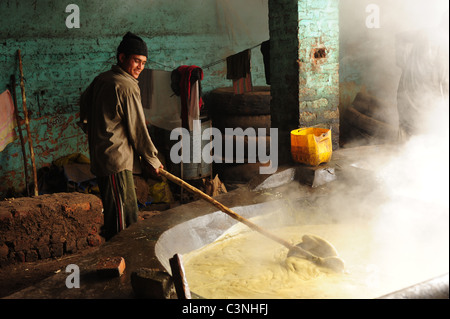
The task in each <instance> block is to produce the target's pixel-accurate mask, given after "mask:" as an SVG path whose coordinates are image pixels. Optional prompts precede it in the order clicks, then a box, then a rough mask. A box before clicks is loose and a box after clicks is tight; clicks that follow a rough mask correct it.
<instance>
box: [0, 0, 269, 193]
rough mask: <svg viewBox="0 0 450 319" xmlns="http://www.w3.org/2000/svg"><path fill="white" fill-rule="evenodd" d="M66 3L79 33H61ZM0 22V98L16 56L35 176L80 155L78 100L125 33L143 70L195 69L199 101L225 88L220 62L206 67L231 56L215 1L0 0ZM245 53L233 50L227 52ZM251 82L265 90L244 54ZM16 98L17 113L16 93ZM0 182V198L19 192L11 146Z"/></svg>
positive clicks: (258, 67)
mask: <svg viewBox="0 0 450 319" xmlns="http://www.w3.org/2000/svg"><path fill="white" fill-rule="evenodd" d="M70 3H75V4H77V5H78V6H79V9H80V28H72V29H69V28H67V27H66V23H65V21H66V17H67V16H68V15H69V14H70V13H66V12H65V9H66V6H67V5H68V4H70ZM0 14H1V20H0V93H1V92H3V91H4V90H5V89H6V86H7V84H8V83H9V79H10V76H11V75H12V74H15V75H16V79H17V83H19V81H18V79H19V71H18V70H19V68H18V62H17V55H16V52H17V49H20V50H21V52H22V59H23V71H24V77H25V90H26V98H27V107H28V110H29V112H30V126H31V135H32V140H33V144H34V149H35V155H36V166H37V168H38V169H39V168H40V167H43V166H47V165H50V164H51V162H52V161H53V160H55V159H58V158H60V157H62V156H65V155H69V154H72V153H83V154H85V155H87V140H86V136H85V135H84V134H83V133H82V132H81V130H80V129H79V128H78V127H77V126H76V122H77V121H78V99H79V96H80V93H81V92H82V91H83V90H84V89H85V88H86V87H87V85H88V84H89V83H90V82H91V81H92V80H93V78H94V77H95V76H96V75H97V74H98V73H100V72H103V71H105V70H108V69H109V68H110V67H111V65H112V64H114V63H115V51H116V48H117V46H118V44H119V42H120V40H121V38H122V36H123V35H124V34H125V33H126V32H127V31H132V32H134V33H136V34H138V35H140V36H141V37H142V38H143V39H144V40H145V41H146V42H147V44H148V47H149V63H148V65H147V67H148V68H152V69H163V70H167V71H171V70H172V69H174V68H176V67H178V66H179V65H183V64H188V65H197V66H200V67H202V68H203V69H204V73H205V78H204V81H203V82H202V86H203V90H204V92H205V93H207V92H208V91H210V90H212V89H214V88H217V87H223V86H231V85H232V84H231V81H230V80H227V79H226V63H225V62H224V61H222V62H220V63H217V64H214V65H212V66H210V67H208V65H210V64H212V63H213V62H216V61H221V59H224V58H225V57H226V56H229V55H231V54H234V53H237V52H239V51H236V52H234V51H233V48H230V41H229V38H228V37H227V35H226V34H224V33H223V32H222V31H221V29H220V27H218V25H217V17H216V15H217V7H216V2H215V1H211V0H133V1H120V0H108V1H90V0H74V1H71V2H65V1H60V0H58V1H57V0H38V1H34V0H25V1H23V0H21V1H19V0H15V1H13V0H1V1H0ZM261 19H268V17H261ZM253 45H254V44H253ZM253 45H252V44H251V43H243V42H241V43H238V44H237V45H236V46H235V47H236V48H238V47H240V48H244V49H245V48H250V47H252V46H253ZM252 77H253V84H254V85H265V77H264V67H263V62H262V56H261V53H260V50H259V47H256V48H254V49H252ZM16 91H17V98H18V104H19V106H21V105H22V101H21V95H20V87H19V86H18V85H17V87H16ZM24 128H25V127H23V129H24ZM28 157H29V156H28ZM30 166H31V164H30ZM29 175H30V176H31V171H30V173H29ZM0 181H1V182H0V196H2V195H4V194H5V193H6V191H7V189H8V188H14V189H15V190H18V191H20V190H21V189H22V188H23V187H24V184H23V159H22V151H21V146H20V140H19V138H17V139H16V140H15V141H14V142H13V143H11V144H9V145H8V146H7V147H6V148H5V150H4V151H2V152H0Z"/></svg>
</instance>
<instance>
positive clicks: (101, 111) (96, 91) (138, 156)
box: [80, 32, 163, 240]
mask: <svg viewBox="0 0 450 319" xmlns="http://www.w3.org/2000/svg"><path fill="white" fill-rule="evenodd" d="M147 57H148V49H147V45H146V44H145V42H144V41H143V40H142V39H141V38H140V37H138V36H136V35H134V34H133V33H131V32H128V33H127V34H126V35H125V36H124V37H123V39H122V42H121V43H120V45H119V47H118V49H117V65H114V66H112V68H111V70H109V71H107V72H104V73H101V74H100V75H98V76H97V77H96V78H95V79H94V80H93V82H92V83H91V84H90V85H89V87H88V88H87V89H86V91H85V92H84V93H83V94H82V96H81V99H80V124H81V126H82V128H83V130H84V131H85V133H87V134H88V141H89V154H90V160H91V171H92V173H93V174H94V175H95V176H97V181H98V186H99V189H100V195H101V198H102V203H103V210H104V231H105V238H106V240H109V239H110V238H111V237H113V236H114V235H115V234H117V233H118V232H120V231H121V230H123V229H124V228H126V227H128V226H130V225H131V224H133V223H135V222H136V221H137V218H138V211H139V208H138V204H137V198H136V191H135V187H134V181H133V172H134V173H140V172H141V167H140V161H142V162H143V164H144V165H146V166H147V167H149V168H150V169H151V170H153V171H154V173H156V174H157V175H158V174H159V169H160V168H163V166H162V165H161V162H160V161H159V159H158V158H157V154H158V151H157V149H156V147H155V146H154V144H153V142H152V140H151V138H150V136H149V133H148V130H147V126H146V124H145V116H144V111H143V108H142V103H141V95H140V89H139V86H138V80H137V79H138V77H139V74H140V73H141V72H142V70H143V69H144V65H145V63H146V61H147Z"/></svg>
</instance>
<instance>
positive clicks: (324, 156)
mask: <svg viewBox="0 0 450 319" xmlns="http://www.w3.org/2000/svg"><path fill="white" fill-rule="evenodd" d="M332 153H333V146H332V143H331V130H329V129H323V128H314V127H307V128H300V129H297V130H293V131H291V154H292V159H293V160H294V161H295V162H297V163H303V164H307V165H311V166H317V165H319V164H321V163H327V162H329V161H330V159H331V154H332Z"/></svg>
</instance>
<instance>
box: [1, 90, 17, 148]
mask: <svg viewBox="0 0 450 319" xmlns="http://www.w3.org/2000/svg"><path fill="white" fill-rule="evenodd" d="M15 127H16V118H15V114H14V102H13V100H12V98H11V93H10V92H9V90H6V91H5V92H3V93H2V94H0V152H1V151H3V150H4V149H5V147H6V145H8V144H9V143H11V142H12V141H14V139H15V138H16V131H15V130H14V128H15Z"/></svg>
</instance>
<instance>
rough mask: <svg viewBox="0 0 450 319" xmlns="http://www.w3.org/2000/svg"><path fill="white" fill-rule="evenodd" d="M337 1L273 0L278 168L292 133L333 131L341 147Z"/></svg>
mask: <svg viewBox="0 0 450 319" xmlns="http://www.w3.org/2000/svg"><path fill="white" fill-rule="evenodd" d="M338 6H339V1H336V0H301V1H298V0H269V29H270V45H271V51H270V59H271V61H270V65H271V94H272V102H271V115H272V127H273V128H278V136H279V160H280V163H283V162H286V161H288V160H290V131H291V130H294V129H296V128H299V127H309V126H320V127H324V128H330V127H331V128H332V136H333V147H334V148H335V149H337V148H338V146H339V111H338V104H339V9H338Z"/></svg>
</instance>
